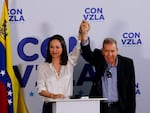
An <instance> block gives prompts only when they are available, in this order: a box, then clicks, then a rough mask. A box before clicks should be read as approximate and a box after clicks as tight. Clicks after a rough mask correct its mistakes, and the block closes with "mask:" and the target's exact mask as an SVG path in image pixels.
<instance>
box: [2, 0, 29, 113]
mask: <svg viewBox="0 0 150 113" xmlns="http://www.w3.org/2000/svg"><path fill="white" fill-rule="evenodd" d="M1 14H2V16H1V20H0V113H28V111H27V108H26V105H25V102H24V99H23V94H22V90H21V88H20V84H19V82H18V80H17V78H16V76H15V73H14V70H13V65H12V50H11V39H10V23H9V19H8V1H7V0H4V3H3V8H2V13H1Z"/></svg>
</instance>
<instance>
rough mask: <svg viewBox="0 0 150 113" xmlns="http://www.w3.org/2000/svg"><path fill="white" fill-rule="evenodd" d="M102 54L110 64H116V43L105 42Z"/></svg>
mask: <svg viewBox="0 0 150 113" xmlns="http://www.w3.org/2000/svg"><path fill="white" fill-rule="evenodd" d="M102 54H103V56H104V58H105V60H106V62H107V63H108V64H110V65H112V66H114V65H115V64H116V57H117V54H118V48H117V47H116V45H115V44H114V43H109V44H104V46H103V48H102Z"/></svg>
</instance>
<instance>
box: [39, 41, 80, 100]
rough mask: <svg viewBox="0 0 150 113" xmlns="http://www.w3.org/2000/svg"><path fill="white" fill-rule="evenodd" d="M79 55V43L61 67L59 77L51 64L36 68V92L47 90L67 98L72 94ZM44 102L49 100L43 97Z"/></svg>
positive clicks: (44, 63) (43, 64) (42, 64)
mask: <svg viewBox="0 0 150 113" xmlns="http://www.w3.org/2000/svg"><path fill="white" fill-rule="evenodd" d="M79 55H80V41H78V43H77V45H76V47H75V48H74V49H73V51H72V52H71V53H70V54H69V56H68V63H67V65H61V70H60V75H59V76H58V74H57V72H56V70H55V68H54V66H53V64H52V63H48V62H43V63H41V64H40V65H39V66H38V79H37V89H38V92H41V91H42V90H47V91H48V92H50V93H54V94H58V93H61V94H64V95H65V97H69V96H71V95H72V94H73V71H74V66H75V65H76V64H77V61H78V57H79ZM43 98H44V101H50V100H51V98H48V97H43Z"/></svg>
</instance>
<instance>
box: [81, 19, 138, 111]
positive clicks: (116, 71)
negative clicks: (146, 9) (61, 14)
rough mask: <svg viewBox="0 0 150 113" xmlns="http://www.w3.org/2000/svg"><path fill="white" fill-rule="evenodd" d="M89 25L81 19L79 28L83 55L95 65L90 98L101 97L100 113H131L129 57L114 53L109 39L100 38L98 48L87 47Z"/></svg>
mask: <svg viewBox="0 0 150 113" xmlns="http://www.w3.org/2000/svg"><path fill="white" fill-rule="evenodd" d="M89 29H90V24H89V23H88V22H87V21H85V20H83V21H82V22H81V25H80V29H79V37H80V39H81V50H82V56H83V58H84V59H85V60H86V61H87V62H89V63H90V64H92V65H93V66H94V68H95V76H94V80H93V85H92V88H91V91H90V97H104V98H107V100H106V101H104V102H101V108H100V109H101V113H135V106H136V99H135V71H134V64H133V60H132V59H131V58H127V57H124V56H121V55H119V54H118V48H117V42H116V40H115V39H113V38H106V39H104V41H103V46H102V49H101V50H100V49H94V51H92V50H91V48H90V43H89V39H88V31H89Z"/></svg>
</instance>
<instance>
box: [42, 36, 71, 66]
mask: <svg viewBox="0 0 150 113" xmlns="http://www.w3.org/2000/svg"><path fill="white" fill-rule="evenodd" d="M52 40H58V41H59V42H60V43H61V46H62V54H61V62H60V63H61V65H66V64H67V61H68V55H67V48H66V43H65V40H64V38H63V36H61V35H58V34H57V35H53V36H52V37H51V38H50V39H49V41H48V45H47V54H46V58H45V62H48V63H51V62H52V56H51V54H50V51H49V47H50V43H51V41H52Z"/></svg>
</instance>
